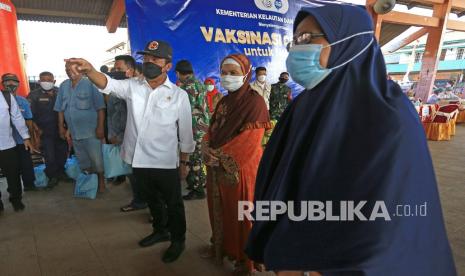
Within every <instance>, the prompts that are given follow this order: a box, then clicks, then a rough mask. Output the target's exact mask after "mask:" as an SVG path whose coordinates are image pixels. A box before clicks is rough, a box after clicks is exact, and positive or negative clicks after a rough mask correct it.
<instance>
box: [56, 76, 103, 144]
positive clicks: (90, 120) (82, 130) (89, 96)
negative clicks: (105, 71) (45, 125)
mask: <svg viewBox="0 0 465 276" xmlns="http://www.w3.org/2000/svg"><path fill="white" fill-rule="evenodd" d="M103 108H105V102H104V101H103V96H102V94H101V93H100V92H99V91H98V89H97V88H96V87H95V86H94V85H93V84H92V83H91V82H90V81H89V79H87V78H82V79H81V80H80V81H79V82H78V84H77V85H76V87H74V88H73V87H72V86H71V80H69V79H68V80H65V81H64V82H63V83H62V84H61V85H60V89H59V91H58V97H57V99H56V102H55V107H54V110H55V111H57V112H64V115H65V121H66V124H67V126H68V129H69V130H70V132H71V137H73V139H74V140H80V139H86V138H92V137H96V135H95V129H96V128H97V111H98V110H100V109H103Z"/></svg>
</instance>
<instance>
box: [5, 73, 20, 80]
mask: <svg viewBox="0 0 465 276" xmlns="http://www.w3.org/2000/svg"><path fill="white" fill-rule="evenodd" d="M11 80H12V81H17V82H19V79H18V77H17V76H16V75H15V74H11V73H6V74H4V75H3V76H2V82H5V81H11Z"/></svg>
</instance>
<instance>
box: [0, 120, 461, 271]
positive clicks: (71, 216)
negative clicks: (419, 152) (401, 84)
mask: <svg viewBox="0 0 465 276" xmlns="http://www.w3.org/2000/svg"><path fill="white" fill-rule="evenodd" d="M430 149H431V153H432V155H433V160H434V165H435V169H436V175H437V178H438V181H439V189H440V193H441V199H442V206H443V211H444V215H445V220H446V226H447V230H448V234H449V239H450V242H451V244H452V248H453V251H454V257H455V262H456V266H457V269H458V273H459V275H465V211H464V210H465V169H464V164H465V126H464V125H461V126H458V127H457V136H456V137H454V139H453V140H452V141H449V142H430ZM0 188H1V190H2V192H4V191H5V190H6V183H5V179H1V180H0ZM72 193H73V185H72V183H66V182H65V183H61V184H60V186H58V187H57V188H56V189H54V190H53V191H41V192H29V193H27V194H26V195H25V197H24V201H25V204H26V211H25V212H22V213H14V212H13V210H12V208H11V206H10V205H9V204H6V206H5V207H6V210H5V212H4V213H3V215H1V216H0V275H2V276H7V275H8V276H10V275H12V276H22V275H27V276H33V275H47V276H49V275H50V276H51V275H59V276H61V275H80V276H83V275H88V276H93V275H95V276H101V275H163V276H165V275H166V276H168V275H199V276H200V275H202V276H204V275H205V276H209V275H231V271H232V268H231V266H228V265H225V266H223V267H219V266H216V265H214V264H213V263H212V262H211V261H210V260H205V259H202V258H200V257H199V252H200V251H201V250H202V249H204V248H205V247H206V245H207V244H208V240H209V239H210V228H209V221H208V214H207V206H206V202H205V201H192V202H187V203H186V213H187V220H188V221H187V223H188V233H187V250H186V252H185V253H184V254H183V256H182V257H181V258H180V259H179V260H178V261H177V262H175V263H173V264H169V265H165V264H163V263H162V262H161V260H160V258H161V255H162V253H163V251H164V250H165V248H166V247H167V246H168V244H167V243H164V244H159V245H156V246H153V247H150V248H140V247H138V245H137V241H138V240H140V239H141V238H143V237H144V236H145V235H147V234H148V233H150V231H151V226H150V224H149V223H148V222H147V220H148V213H147V211H139V212H133V213H129V214H124V213H121V212H119V207H120V206H121V205H122V204H125V203H127V202H128V198H129V196H130V189H129V187H128V185H125V184H123V185H120V186H111V185H110V186H109V191H108V193H107V194H105V195H104V196H103V197H102V198H99V199H97V200H94V201H91V200H82V199H75V198H73V197H72ZM3 201H4V203H6V202H7V194H6V193H4V194H3ZM263 275H265V274H263ZM266 275H269V273H267V274H266Z"/></svg>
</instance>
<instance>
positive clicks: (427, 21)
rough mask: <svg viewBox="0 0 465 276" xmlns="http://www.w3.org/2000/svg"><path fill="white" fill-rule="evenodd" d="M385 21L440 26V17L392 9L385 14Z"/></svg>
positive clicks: (421, 25) (420, 25)
mask: <svg viewBox="0 0 465 276" xmlns="http://www.w3.org/2000/svg"><path fill="white" fill-rule="evenodd" d="M383 22H388V23H393V24H401V25H410V26H419V27H438V26H439V18H437V17H429V16H422V15H416V14H411V13H406V12H398V11H391V12H390V13H387V14H385V15H383Z"/></svg>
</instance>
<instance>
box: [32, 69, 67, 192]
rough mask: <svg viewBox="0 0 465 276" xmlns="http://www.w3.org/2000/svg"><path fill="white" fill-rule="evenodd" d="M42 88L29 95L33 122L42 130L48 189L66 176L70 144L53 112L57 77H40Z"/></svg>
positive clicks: (56, 91)
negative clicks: (61, 136)
mask: <svg viewBox="0 0 465 276" xmlns="http://www.w3.org/2000/svg"><path fill="white" fill-rule="evenodd" d="M39 78H40V80H39V84H40V88H38V89H36V90H34V91H32V92H31V93H29V95H28V97H27V98H28V100H29V101H30V103H31V110H32V115H33V121H34V123H36V125H37V126H38V127H39V129H40V130H41V135H40V141H41V146H42V147H41V151H42V153H43V155H44V159H45V174H46V175H47V177H48V178H49V179H50V181H49V182H48V187H49V188H53V187H54V186H56V185H57V184H58V178H59V177H61V176H62V175H64V166H65V163H66V158H67V156H68V144H67V143H66V141H63V140H62V139H61V138H60V134H59V133H58V113H57V112H56V111H55V110H53V109H54V107H55V102H56V98H57V94H58V89H57V88H56V87H55V77H54V76H53V74H52V73H50V72H42V73H40V75H39Z"/></svg>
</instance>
